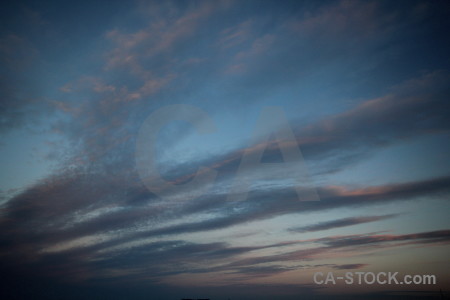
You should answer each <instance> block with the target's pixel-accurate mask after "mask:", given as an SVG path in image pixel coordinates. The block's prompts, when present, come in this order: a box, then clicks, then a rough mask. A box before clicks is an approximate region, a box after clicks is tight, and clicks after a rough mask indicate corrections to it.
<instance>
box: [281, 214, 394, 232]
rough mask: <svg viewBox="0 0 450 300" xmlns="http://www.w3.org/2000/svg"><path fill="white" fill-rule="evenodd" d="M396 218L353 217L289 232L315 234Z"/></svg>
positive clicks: (386, 216) (387, 216)
mask: <svg viewBox="0 0 450 300" xmlns="http://www.w3.org/2000/svg"><path fill="white" fill-rule="evenodd" d="M396 216H397V215H396V214H391V215H383V216H365V217H351V218H344V219H339V220H333V221H328V222H322V223H317V224H314V225H310V226H304V227H296V228H290V229H289V230H290V231H293V232H314V231H321V230H327V229H334V228H340V227H347V226H353V225H358V224H364V223H370V222H376V221H380V220H385V219H389V218H393V217H396Z"/></svg>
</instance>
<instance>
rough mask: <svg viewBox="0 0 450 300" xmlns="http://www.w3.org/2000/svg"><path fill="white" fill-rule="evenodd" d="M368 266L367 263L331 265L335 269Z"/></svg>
mask: <svg viewBox="0 0 450 300" xmlns="http://www.w3.org/2000/svg"><path fill="white" fill-rule="evenodd" d="M366 266H368V265H367V264H347V265H337V266H333V268H334V269H336V270H354V269H361V268H364V267H366Z"/></svg>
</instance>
